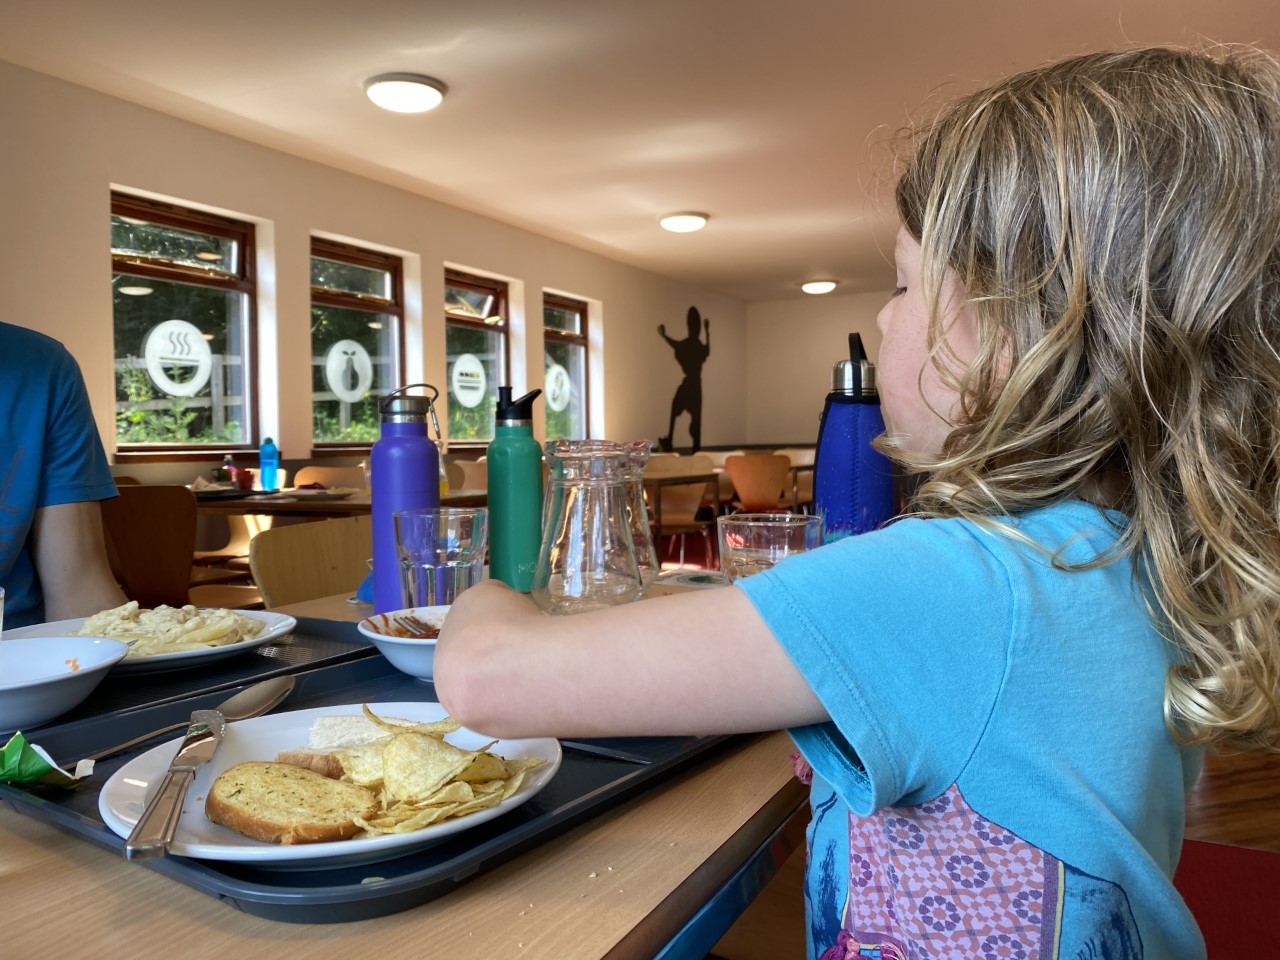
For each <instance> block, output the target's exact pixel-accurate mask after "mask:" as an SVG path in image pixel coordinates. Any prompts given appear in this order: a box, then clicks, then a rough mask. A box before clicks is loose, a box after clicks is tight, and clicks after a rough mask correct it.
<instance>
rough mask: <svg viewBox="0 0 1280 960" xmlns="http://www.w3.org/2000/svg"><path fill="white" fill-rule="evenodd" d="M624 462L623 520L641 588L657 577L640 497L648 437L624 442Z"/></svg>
mask: <svg viewBox="0 0 1280 960" xmlns="http://www.w3.org/2000/svg"><path fill="white" fill-rule="evenodd" d="M622 447H623V449H624V450H625V451H626V452H627V463H626V467H625V469H624V470H623V485H624V488H625V490H626V499H627V524H628V526H629V527H630V528H631V543H632V545H633V546H634V547H635V552H636V566H637V567H639V568H640V583H641V587H642V591H641V592H643V591H644V590H648V589H649V584H651V583H653V581H654V580H655V579H656V578H657V576H658V573H659V572H660V571H659V569H658V556H657V554H656V553H655V552H654V549H653V537H652V535H651V534H650V532H649V508H648V506H646V504H645V500H644V467H645V464H647V463H648V462H649V453H650V451H651V450H652V449H653V443H652V441H649V440H632V441H631V442H630V443H624V444H623V445H622Z"/></svg>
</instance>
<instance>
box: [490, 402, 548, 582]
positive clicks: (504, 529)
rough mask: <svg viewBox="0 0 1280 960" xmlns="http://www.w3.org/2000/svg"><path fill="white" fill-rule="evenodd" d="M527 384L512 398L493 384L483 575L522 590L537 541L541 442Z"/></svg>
mask: <svg viewBox="0 0 1280 960" xmlns="http://www.w3.org/2000/svg"><path fill="white" fill-rule="evenodd" d="M541 393H542V391H541V390H533V391H530V392H529V393H526V394H525V395H524V396H523V397H520V398H519V399H517V400H513V399H512V398H511V388H510V387H499V388H498V404H497V407H496V408H495V410H494V430H493V441H492V442H491V443H490V444H489V452H488V455H487V456H486V459H485V463H486V466H487V472H488V483H489V576H490V577H491V578H492V579H494V580H501V581H502V582H503V583H505V584H506V585H507V586H509V587H511V588H512V589H514V590H520V591H521V592H523V593H528V592H529V590H530V588H531V587H532V586H533V571H534V568H535V567H536V566H537V565H538V549H539V547H540V546H541V544H542V447H541V446H540V445H539V443H538V441H537V440H535V439H534V436H533V401H534V400H536V399H537V398H538V395H539V394H541Z"/></svg>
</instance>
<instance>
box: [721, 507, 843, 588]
mask: <svg viewBox="0 0 1280 960" xmlns="http://www.w3.org/2000/svg"><path fill="white" fill-rule="evenodd" d="M716 527H717V528H718V532H719V536H720V570H721V571H722V572H723V573H724V575H725V576H726V577H728V578H729V579H730V580H741V579H742V578H743V577H749V576H751V575H752V574H753V573H759V572H760V571H761V570H768V569H769V568H770V567H772V566H773V565H774V564H775V563H777V562H778V561H779V560H781V559H782V558H783V557H785V556H788V555H790V554H793V553H803V552H804V551H805V550H813V549H814V548H815V547H818V546H820V545H821V544H822V518H821V517H819V516H808V515H805V514H799V513H731V514H729V515H728V516H724V517H719V518H717V520H716Z"/></svg>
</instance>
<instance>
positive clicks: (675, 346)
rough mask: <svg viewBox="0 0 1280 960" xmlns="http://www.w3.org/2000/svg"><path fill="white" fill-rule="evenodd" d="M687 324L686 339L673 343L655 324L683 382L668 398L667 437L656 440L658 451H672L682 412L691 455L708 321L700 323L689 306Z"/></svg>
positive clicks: (698, 424) (697, 432) (697, 430)
mask: <svg viewBox="0 0 1280 960" xmlns="http://www.w3.org/2000/svg"><path fill="white" fill-rule="evenodd" d="M686 320H687V322H688V325H689V336H688V337H686V338H685V339H683V340H675V339H672V338H671V337H668V336H667V327H666V324H662V323H660V324H658V336H660V337H662V339H663V340H665V341H667V343H669V344H670V345H671V349H672V350H674V351H675V354H676V362H678V363H679V364H680V369H681V370H683V371H684V379H683V380H681V381H680V386H678V387H676V394H675V396H674V397H672V398H671V419H670V421H669V422H668V424H667V434H666V436H664V437H660V438H659V439H658V449H660V450H674V449H675V445H674V439H675V432H676V418H677V417H678V416H680V414H682V413H687V414H689V439H690V440H692V441H693V451H692V452H693V453H697V452H698V449H699V447H701V446H702V365H703V364H704V363H706V362H707V357H709V356H711V320H710V319H707V320H703V319H702V317H701V316H700V315H699V314H698V308H697V307H690V308H689V314H688V316H687V318H686ZM702 330H706V332H707V339H706V340H702V339H700V338H699V334H700V333H701V332H702Z"/></svg>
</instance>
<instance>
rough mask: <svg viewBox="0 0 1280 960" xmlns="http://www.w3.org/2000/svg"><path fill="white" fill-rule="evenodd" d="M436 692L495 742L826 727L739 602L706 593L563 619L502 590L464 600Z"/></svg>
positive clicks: (438, 662)
mask: <svg viewBox="0 0 1280 960" xmlns="http://www.w3.org/2000/svg"><path fill="white" fill-rule="evenodd" d="M435 677H436V691H437V693H438V694H439V695H440V700H441V703H443V704H444V706H445V707H446V709H448V710H449V712H450V713H451V714H452V715H453V716H454V717H456V718H457V719H458V720H460V721H462V722H463V723H464V724H466V725H467V726H469V727H472V728H473V729H477V730H481V731H483V732H484V733H487V734H490V735H492V736H503V737H520V736H535V735H553V736H562V737H567V736H578V737H586V736H624V735H632V734H634V735H642V734H651V735H660V734H671V735H679V734H707V733H728V732H748V731H754V730H774V729H778V728H781V727H785V726H797V725H802V724H807V723H816V722H819V721H822V720H825V719H826V713H825V711H824V710H823V708H822V705H821V704H820V703H819V702H818V699H817V698H816V697H815V696H814V694H813V692H812V691H811V690H810V689H809V687H808V685H807V684H806V683H805V681H804V678H803V677H802V676H801V674H800V672H799V670H797V669H796V667H795V665H794V664H792V662H791V660H790V659H789V658H788V657H787V655H786V653H785V652H784V651H783V649H782V647H781V645H779V643H778V641H777V640H776V639H774V636H773V634H772V633H770V632H769V629H768V628H767V627H766V626H765V624H764V621H763V620H762V619H761V618H760V616H759V615H758V614H757V613H756V611H755V608H754V607H753V606H752V605H751V602H750V601H749V600H748V599H747V597H746V595H745V594H743V593H742V591H740V590H736V589H732V588H725V589H715V590H699V591H696V592H691V593H689V594H684V595H680V596H672V597H661V598H655V599H652V600H643V601H640V602H638V603H631V604H626V605H624V606H619V607H611V608H609V609H606V610H598V611H593V612H591V613H583V614H576V615H573V616H565V617H552V616H547V615H545V614H543V613H542V612H541V611H539V610H538V608H537V607H536V606H535V605H534V603H533V602H532V601H531V600H530V599H529V598H528V597H525V596H523V595H521V594H518V593H516V592H514V591H512V590H509V589H507V588H506V587H504V586H502V585H501V584H498V583H495V582H492V581H485V582H483V583H481V584H479V585H478V586H475V587H472V588H470V589H469V590H467V591H465V592H464V593H463V594H461V595H459V597H458V599H457V601H455V603H454V605H453V609H452V610H451V611H450V613H449V617H448V619H447V621H446V622H445V626H444V629H443V630H442V631H441V634H440V640H439V643H438V646H437V649H436V659H435Z"/></svg>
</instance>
